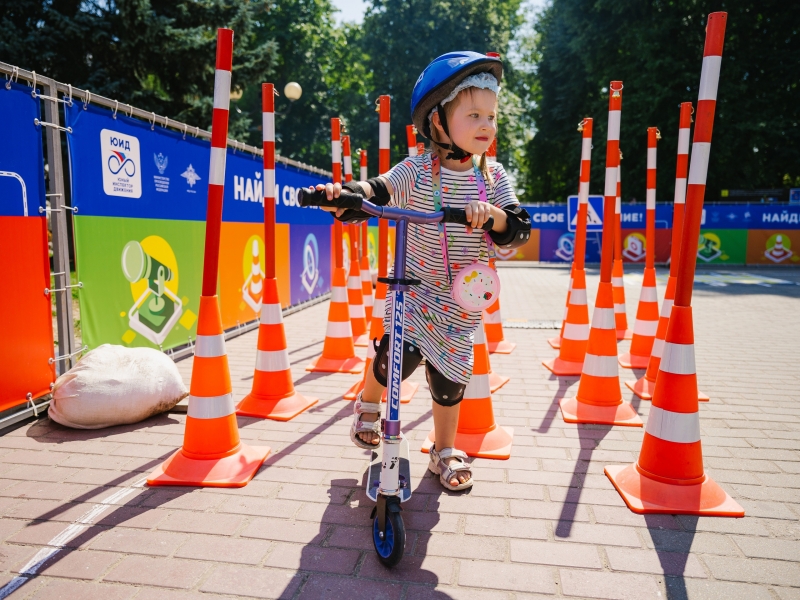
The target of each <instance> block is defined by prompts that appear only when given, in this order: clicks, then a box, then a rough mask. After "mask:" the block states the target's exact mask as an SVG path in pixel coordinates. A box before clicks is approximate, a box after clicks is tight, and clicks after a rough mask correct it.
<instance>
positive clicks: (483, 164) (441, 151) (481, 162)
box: [428, 87, 494, 187]
mask: <svg viewBox="0 0 800 600" xmlns="http://www.w3.org/2000/svg"><path fill="white" fill-rule="evenodd" d="M474 89H475V88H471V87H470V88H466V89H463V90H461V91H460V92H459V93H458V95H457V96H456V97H455V98H453V100H452V101H450V102H448V103H447V104H445V105H444V107H443V108H444V112H445V118H446V119H447V120H448V122H449V121H450V117H451V116H452V115H453V112H454V111H455V109H456V108H457V107H458V105H459V103H460V102H461V100H462V99H463V97H464V94H466V93H472V90H474ZM431 136H433V139H434V140H435V141H437V142H442V143H444V142H443V141H442V140H441V139H438V138H439V133H438V131H437V129H436V127H434V126H433V123H431ZM451 141H452V140H451ZM428 152H431V153H433V152H435V153H436V154H438V155H439V159H440V160H441V159H444V157H445V155H446V153H447V152H448V150H446V149H445V148H442V147H440V146H437V145H436V144H431V145H430V146H428ZM474 156H477V155H474ZM478 169H480V172H481V174H482V175H483V179H484V180H485V181H487V182H488V184H489V186H490V187H494V178H493V177H492V173H491V171H490V170H489V164H488V161H487V160H486V152H484V153H483V154H481V155H480V157H479V158H478Z"/></svg>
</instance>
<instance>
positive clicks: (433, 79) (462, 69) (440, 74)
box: [411, 50, 503, 158]
mask: <svg viewBox="0 0 800 600" xmlns="http://www.w3.org/2000/svg"><path fill="white" fill-rule="evenodd" d="M476 73H491V74H492V75H494V77H495V79H497V83H500V81H501V80H502V79H503V61H501V60H500V59H499V58H495V57H493V56H486V55H485V54H480V53H479V52H470V51H469V50H463V51H459V52H448V53H447V54H442V55H441V56H440V57H439V58H436V59H435V60H434V61H433V62H432V63H431V64H429V65H428V66H427V67H425V70H424V71H423V72H422V74H421V75H420V76H419V79H417V83H415V84H414V91H413V92H412V93H411V122H412V123H414V125H415V126H416V128H417V131H419V132H420V133H421V134H422V135H424V136H425V137H426V138H428V139H430V140H433V138H432V137H431V131H430V124H429V122H428V115H429V114H430V113H431V111H432V110H433V109H434V108H437V107H438V106H439V105H440V104H441V102H442V100H444V99H445V98H447V96H449V95H450V93H451V92H452V91H453V90H454V89H455V88H456V86H457V85H458V84H459V83H461V81H463V80H464V79H465V78H467V77H469V76H470V75H474V74H476ZM439 115H440V118H443V117H444V111H443V110H442V111H440V113H439ZM442 125H443V126H444V129H445V132H447V123H446V120H443V121H442ZM437 145H440V146H443V147H446V148H447V149H449V150H451V154H453V155H454V157H455V158H462V157H463V156H467V154H466V153H465V152H464V151H463V150H461V149H460V148H458V147H457V146H455V144H451V145H450V147H448V146H446V145H442V144H437Z"/></svg>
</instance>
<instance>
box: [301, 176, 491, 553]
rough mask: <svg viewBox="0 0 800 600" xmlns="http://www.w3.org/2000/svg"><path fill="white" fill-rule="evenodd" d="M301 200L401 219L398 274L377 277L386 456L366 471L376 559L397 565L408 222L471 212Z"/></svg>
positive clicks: (345, 196) (407, 485) (450, 219)
mask: <svg viewBox="0 0 800 600" xmlns="http://www.w3.org/2000/svg"><path fill="white" fill-rule="evenodd" d="M297 200H298V204H299V205H300V206H303V207H308V206H319V207H330V208H345V209H347V208H352V209H354V210H362V211H363V212H365V213H367V214H368V215H371V216H373V217H378V218H379V219H387V220H389V221H395V222H396V223H397V226H396V232H395V248H394V276H393V277H382V278H380V279H379V280H378V281H381V282H383V283H385V284H387V286H388V289H389V292H390V293H391V295H392V304H391V306H392V312H391V325H390V331H389V356H388V359H389V365H390V367H389V377H388V379H389V381H388V394H387V399H388V401H387V403H386V417H385V418H384V419H381V432H382V434H383V437H382V440H383V446H382V456H380V457H379V455H378V452H377V450H373V451H372V459H371V460H370V466H369V470H368V472H367V473H368V474H367V496H369V498H370V499H371V500H373V501H374V502H375V503H376V504H375V508H374V509H373V510H372V515H371V516H370V518H371V519H373V522H372V542H373V545H374V546H375V552H377V553H378V560H380V562H381V563H383V564H384V565H385V566H387V567H393V566H394V565H396V564H397V563H398V562H400V559H401V558H403V551H404V550H405V543H406V530H405V526H404V525H403V517H402V515H401V510H402V509H401V508H400V503H401V502H405V501H406V500H408V499H409V498H411V469H410V466H409V460H408V459H409V454H408V440H406V438H405V437H404V436H403V432H402V431H400V384H401V382H402V372H403V352H402V348H403V317H404V315H405V293H406V292H408V291H409V289H410V286H412V285H419V284H420V283H421V281H420V280H419V279H412V278H408V277H406V232H407V229H408V224H409V223H439V222H442V223H457V224H460V225H466V226H468V225H469V223H468V222H467V215H466V213H465V211H464V210H462V209H460V208H450V207H448V206H445V207H443V209H442V210H440V211H438V212H431V213H424V212H418V211H415V210H405V209H401V208H393V207H389V206H376V205H375V204H373V203H371V202H369V201H367V200H365V199H363V198H362V197H361V196H358V195H356V194H351V193H349V192H347V191H345V190H342V193H341V195H340V196H339V197H338V198H334V199H333V200H328V199H327V196H326V195H325V190H307V189H300V190H298V193H297ZM493 224H494V219H492V218H491V217H489V219H488V221H486V223H484V225H483V229H484V230H485V231H489V230H491V228H492V225H493Z"/></svg>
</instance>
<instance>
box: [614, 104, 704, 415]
mask: <svg viewBox="0 0 800 600" xmlns="http://www.w3.org/2000/svg"><path fill="white" fill-rule="evenodd" d="M691 127H692V103H691V102H683V103H681V110H680V124H679V129H678V161H677V166H676V169H675V197H674V208H673V215H672V249H671V253H670V254H671V256H670V262H669V279H667V289H666V291H665V292H664V302H663V303H662V305H661V314H660V316H659V319H658V329H657V330H656V339H655V341H654V342H653V350H652V352H651V353H650V360H649V361H648V363H647V372H645V374H644V377H642V378H640V379H639V380H638V381H626V382H625V385H626V386H628V388H630V390H631V391H632V392H633V393H634V394H636V395H637V396H639V397H640V398H641V399H642V400H650V399H652V397H653V391H654V390H655V387H656V377H657V375H658V368H659V365H660V364H661V354H662V352H663V350H664V340H665V339H666V337H667V327H668V325H669V317H670V314H671V313H672V304H673V301H674V300H675V285H676V282H677V275H678V263H679V262H680V247H681V233H682V232H683V212H684V205H685V203H686V177H687V175H688V173H689V143H690V141H691V140H690V130H691ZM697 399H698V400H699V401H700V402H707V401H708V399H709V398H708V396H707V395H706V394H704V393H703V392H698V396H697Z"/></svg>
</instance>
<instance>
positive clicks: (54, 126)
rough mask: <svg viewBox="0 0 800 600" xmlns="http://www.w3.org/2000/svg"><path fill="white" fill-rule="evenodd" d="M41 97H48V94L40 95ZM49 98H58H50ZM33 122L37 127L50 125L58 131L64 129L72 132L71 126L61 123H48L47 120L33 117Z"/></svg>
mask: <svg viewBox="0 0 800 600" xmlns="http://www.w3.org/2000/svg"><path fill="white" fill-rule="evenodd" d="M42 98H49V96H42ZM50 100H58V98H50ZM59 102H60V101H59ZM33 124H34V125H36V126H37V127H38V126H39V125H41V126H42V127H52V128H53V129H58V130H59V131H66V132H67V133H72V127H62V126H61V125H56V124H55V123H48V122H47V121H40V120H39V119H34V120H33Z"/></svg>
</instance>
